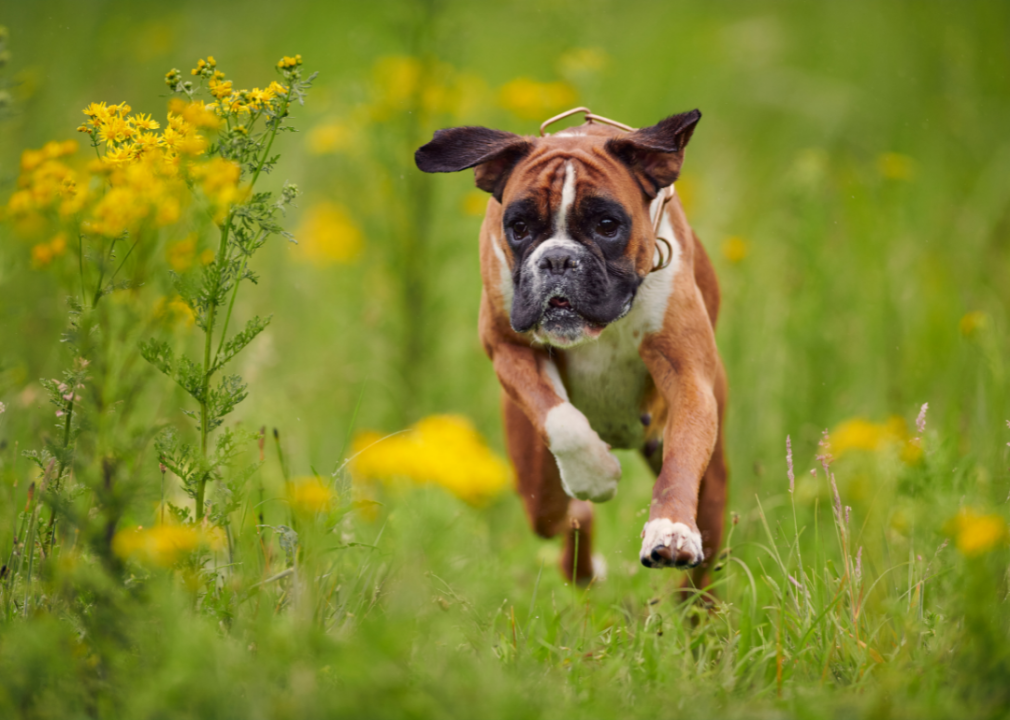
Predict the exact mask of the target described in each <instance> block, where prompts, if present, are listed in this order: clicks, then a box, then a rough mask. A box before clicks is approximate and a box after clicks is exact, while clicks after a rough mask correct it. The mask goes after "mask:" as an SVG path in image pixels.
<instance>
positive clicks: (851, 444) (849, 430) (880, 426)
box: [830, 415, 922, 465]
mask: <svg viewBox="0 0 1010 720" xmlns="http://www.w3.org/2000/svg"><path fill="white" fill-rule="evenodd" d="M830 437H831V452H832V453H833V454H834V456H835V457H836V458H838V457H841V456H842V455H844V454H845V453H848V452H849V451H852V450H866V451H869V452H881V451H884V450H887V449H888V448H891V447H893V446H895V445H898V446H900V453H899V456H900V458H901V459H902V461H904V462H905V463H906V464H908V465H914V464H916V463H917V462H919V461H920V460H921V459H922V444H921V442H922V441H921V440H920V438H918V437H910V436H909V434H908V426H907V424H906V423H905V420H904V418H902V417H900V416H897V415H892V416H891V417H889V418H888V419H887V421H886V422H882V423H874V422H870V421H869V420H867V419H866V418H852V419H851V420H846V421H845V422H842V423H840V424H839V425H838V426H837V427H835V429H834V430H832V431H831V434H830Z"/></svg>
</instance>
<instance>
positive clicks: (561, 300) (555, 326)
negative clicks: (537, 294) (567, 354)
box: [536, 294, 606, 347]
mask: <svg viewBox="0 0 1010 720" xmlns="http://www.w3.org/2000/svg"><path fill="white" fill-rule="evenodd" d="M543 308H544V309H543V314H542V315H541V317H540V322H539V326H538V328H537V333H536V334H537V335H538V336H539V337H540V338H541V339H542V341H545V342H548V343H549V344H551V345H556V346H560V347H567V346H571V345H577V344H579V343H580V342H582V341H585V340H594V339H596V338H597V337H599V336H600V333H602V332H603V330H604V328H605V327H606V325H605V324H600V323H596V322H593V321H591V320H589V319H588V318H586V317H585V316H584V315H582V313H580V312H579V311H578V310H577V309H576V307H575V305H574V304H573V303H572V301H571V300H570V299H569V298H567V297H565V296H564V295H557V294H556V295H552V296H551V297H550V298H549V299H548V300H547V302H546V303H544V305H543Z"/></svg>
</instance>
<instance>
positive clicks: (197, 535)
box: [112, 524, 224, 567]
mask: <svg viewBox="0 0 1010 720" xmlns="http://www.w3.org/2000/svg"><path fill="white" fill-rule="evenodd" d="M223 543H224V538H223V537H222V533H221V532H220V530H218V529H217V528H207V529H201V528H197V527H194V526H192V525H169V524H165V525H155V526H154V527H152V528H148V529H144V528H143V527H138V528H136V529H133V530H121V531H119V532H117V533H116V535H115V536H114V537H113V538H112V551H113V552H114V553H116V555H118V556H119V557H121V558H123V559H132V560H136V561H138V562H142V563H145V564H150V565H158V566H160V567H171V566H172V565H175V564H176V563H177V562H178V561H179V560H181V559H182V558H183V556H185V555H188V554H190V553H192V552H194V551H195V550H197V549H199V548H201V547H207V548H210V549H212V550H218V549H220V548H221V547H223Z"/></svg>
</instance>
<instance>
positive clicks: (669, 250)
mask: <svg viewBox="0 0 1010 720" xmlns="http://www.w3.org/2000/svg"><path fill="white" fill-rule="evenodd" d="M659 243H663V244H664V245H666V254H665V255H664V254H663V251H662V250H660V249H659ZM656 251H657V252H659V263H658V264H656V265H653V266H652V270H651V272H656V271H658V270H665V269H666V268H668V267H670V263H672V262H673V246H672V245H670V241H669V240H667V239H666V238H665V237H661V236H659V235H657V236H656Z"/></svg>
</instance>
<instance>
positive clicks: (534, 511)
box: [502, 392, 593, 584]
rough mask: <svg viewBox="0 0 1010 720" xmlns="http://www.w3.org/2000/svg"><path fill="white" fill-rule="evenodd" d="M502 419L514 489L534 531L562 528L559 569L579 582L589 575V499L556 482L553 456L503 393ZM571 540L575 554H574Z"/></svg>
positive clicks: (549, 533)
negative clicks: (568, 492)
mask: <svg viewBox="0 0 1010 720" xmlns="http://www.w3.org/2000/svg"><path fill="white" fill-rule="evenodd" d="M502 411H503V414H504V420H505V442H506V445H507V446H508V453H509V456H510V457H511V458H512V464H513V465H514V466H515V471H516V491H517V492H518V493H519V497H520V498H522V501H523V507H524V508H525V509H526V515H527V517H528V518H529V521H530V525H531V526H532V528H533V532H535V533H536V534H537V535H539V536H540V537H543V538H552V537H555V536H556V535H558V534H559V533H562V532H563V533H565V551H564V552H563V553H562V555H561V571H562V572H563V573H564V574H565V577H567V578H568V579H569V580H572V579H573V578H572V571H573V569H574V571H575V578H574V579H575V581H576V582H578V583H580V584H583V583H588V582H589V581H590V580H592V578H593V562H592V543H593V509H592V504H591V503H588V502H585V501H582V500H573V499H572V498H570V497H568V495H566V494H565V491H564V489H563V488H562V486H561V473H560V472H559V470H558V464H557V461H556V460H555V459H554V456H553V455H552V454H551V451H550V450H549V449H548V448H547V445H546V444H545V443H544V441H543V440H542V439H541V438H540V436H539V435H537V432H536V430H535V429H534V427H533V424H532V423H531V422H530V421H529V419H528V418H527V417H526V414H525V413H524V412H523V411H522V409H521V408H520V407H519V406H518V405H517V404H516V403H515V402H514V401H513V400H512V399H511V398H510V397H509V396H508V395H507V394H506V393H504V392H503V393H502ZM576 546H577V547H578V557H576Z"/></svg>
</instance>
